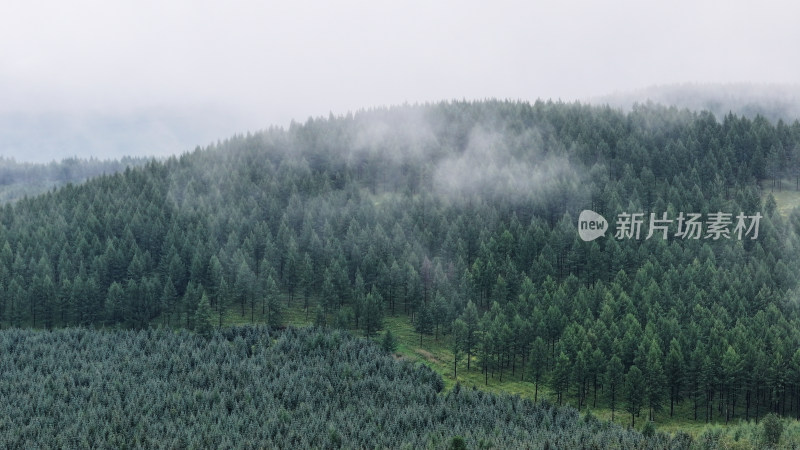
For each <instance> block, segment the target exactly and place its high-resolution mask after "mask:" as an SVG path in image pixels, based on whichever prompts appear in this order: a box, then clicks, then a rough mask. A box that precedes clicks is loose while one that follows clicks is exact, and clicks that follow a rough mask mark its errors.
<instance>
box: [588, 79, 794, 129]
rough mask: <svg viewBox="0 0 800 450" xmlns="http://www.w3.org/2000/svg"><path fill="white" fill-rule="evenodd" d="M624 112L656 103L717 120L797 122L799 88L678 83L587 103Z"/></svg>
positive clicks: (751, 84)
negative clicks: (707, 114) (705, 113)
mask: <svg viewBox="0 0 800 450" xmlns="http://www.w3.org/2000/svg"><path fill="white" fill-rule="evenodd" d="M590 103H593V104H608V105H610V106H612V107H614V108H621V109H622V110H623V111H630V110H631V109H632V108H634V107H635V106H636V105H641V104H646V103H655V104H661V105H665V106H674V107H676V108H686V109H689V110H691V111H698V112H699V111H710V112H711V113H712V114H714V116H715V117H716V118H717V120H722V119H723V118H724V117H725V116H726V115H728V114H729V113H733V114H736V115H739V116H744V117H747V118H750V119H753V118H755V117H756V116H762V117H765V118H766V119H768V120H769V121H771V122H773V123H775V122H777V121H779V120H783V121H784V122H788V123H791V122H794V121H795V120H798V119H800V85H796V84H756V83H726V84H720V83H681V84H669V85H660V86H651V87H647V88H643V89H638V90H632V91H623V92H617V93H613V94H609V95H604V96H600V97H597V98H593V99H591V100H590Z"/></svg>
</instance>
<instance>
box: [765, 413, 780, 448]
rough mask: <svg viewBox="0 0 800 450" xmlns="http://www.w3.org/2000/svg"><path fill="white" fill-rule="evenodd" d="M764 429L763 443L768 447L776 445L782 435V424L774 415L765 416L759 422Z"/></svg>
mask: <svg viewBox="0 0 800 450" xmlns="http://www.w3.org/2000/svg"><path fill="white" fill-rule="evenodd" d="M761 426H762V427H763V428H764V442H765V443H766V444H767V445H769V446H775V445H778V443H779V442H780V441H781V435H783V422H782V421H781V419H780V418H779V417H778V416H776V415H775V414H767V415H766V416H765V417H764V420H763V421H762V422H761Z"/></svg>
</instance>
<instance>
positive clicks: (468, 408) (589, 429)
mask: <svg viewBox="0 0 800 450" xmlns="http://www.w3.org/2000/svg"><path fill="white" fill-rule="evenodd" d="M0 352H2V354H3V355H4V356H3V359H2V361H1V362H0V376H2V380H3V382H2V384H0V394H2V397H3V399H4V401H3V407H2V408H0V446H2V447H3V448H36V447H43V448H94V447H98V446H99V447H113V448H126V447H132V448H220V449H221V448H397V449H401V448H407V449H418V448H447V446H448V445H449V444H450V443H452V442H453V439H454V438H461V439H462V440H463V442H464V443H466V444H467V446H468V448H548V447H549V448H607V447H608V446H611V447H616V448H653V449H668V448H688V447H687V445H688V444H689V442H690V440H689V439H687V438H688V436H685V435H678V436H676V437H669V436H666V435H663V434H657V435H654V436H651V437H649V438H645V437H643V436H642V435H641V434H639V433H638V432H636V431H633V430H626V429H624V428H622V427H620V426H614V425H608V424H604V423H601V422H599V421H597V420H596V419H591V418H589V419H586V420H585V419H582V418H580V416H579V414H578V412H577V411H576V410H575V409H572V408H567V407H562V408H559V407H556V406H553V405H551V404H548V403H538V404H536V403H534V402H532V401H531V400H527V399H521V398H519V397H510V396H496V395H492V394H486V393H484V392H481V391H478V390H469V389H460V388H458V389H454V390H452V391H450V392H448V393H447V394H444V395H441V394H439V392H440V391H441V390H442V386H443V385H442V380H441V378H440V377H439V376H438V375H437V374H436V373H434V372H432V371H431V370H430V369H428V368H427V367H425V366H421V365H416V364H411V363H409V362H406V361H397V360H395V359H394V358H392V357H391V356H389V355H388V354H387V353H385V352H384V351H383V350H382V349H381V348H380V347H379V346H378V345H377V344H374V343H372V342H370V341H368V340H364V339H360V338H354V337H351V336H350V335H349V334H348V333H346V332H339V331H332V332H326V331H322V330H318V329H303V330H294V329H288V330H286V331H283V332H279V333H274V332H273V333H269V332H267V330H266V328H262V327H257V328H253V327H245V328H235V329H223V330H222V333H215V334H214V335H213V336H211V337H210V338H208V339H206V338H203V337H200V336H199V335H197V334H191V333H188V332H186V331H181V332H172V331H169V330H165V329H158V330H147V331H113V332H103V331H90V330H87V329H83V328H73V329H64V330H58V331H54V332H36V331H30V330H19V329H15V330H5V331H2V332H0Z"/></svg>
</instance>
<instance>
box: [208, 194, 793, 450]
mask: <svg viewBox="0 0 800 450" xmlns="http://www.w3.org/2000/svg"><path fill="white" fill-rule="evenodd" d="M798 197H800V193H798ZM287 301H288V298H287V297H283V298H282V303H281V304H282V310H283V311H282V316H283V322H284V323H286V324H287V325H291V326H296V327H305V326H309V325H311V324H313V322H314V306H311V307H310V308H309V311H308V313H306V310H305V308H304V307H303V299H302V298H298V297H295V299H294V301H292V302H288V306H287ZM312 305H313V302H312ZM216 318H217V317H216V316H215V319H216ZM253 318H254V321H255V322H256V323H262V322H265V319H266V318H265V317H264V316H263V315H262V314H261V309H260V307H258V308H256V311H255V314H254V315H253ZM332 320H333V317H332V316H329V317H328V321H329V323H331V322H332ZM223 323H224V324H225V325H241V324H248V323H252V321H251V317H250V309H249V307H246V308H245V314H242V310H241V306H240V305H232V306H231V307H230V308H229V309H228V310H227V311H226V312H225V314H224V316H223ZM383 325H384V328H383V330H382V331H380V332H378V333H377V334H375V335H373V336H370V338H371V339H373V340H375V341H376V342H380V340H381V338H382V337H383V335H384V333H385V332H386V330H391V331H392V334H394V336H395V339H396V340H397V349H396V351H395V357H397V358H399V359H405V360H408V361H411V362H415V363H419V364H424V365H426V366H428V367H429V368H431V369H432V370H434V371H435V372H437V373H438V374H440V375H441V377H442V379H443V380H444V384H445V392H446V391H448V390H450V389H452V388H453V387H454V386H455V385H456V383H457V382H458V383H461V386H462V387H463V388H470V389H471V388H476V389H481V390H483V391H486V392H492V393H495V394H511V395H519V396H521V397H524V398H529V399H533V398H534V395H535V391H536V387H535V386H534V384H533V383H532V382H531V381H530V379H529V378H527V377H528V375H529V369H528V368H526V370H525V377H526V378H524V379H523V378H522V375H523V370H522V368H521V367H520V366H519V364H520V362H519V361H518V364H517V367H516V369H515V370H514V371H513V373H512V371H511V370H510V369H509V370H505V371H504V372H503V375H502V381H501V379H500V374H499V372H495V373H494V375H493V376H491V375H490V376H489V380H488V384H487V383H486V378H485V376H484V374H483V372H482V370H481V368H480V366H479V364H478V360H477V358H476V357H475V355H473V357H472V362H471V369H470V370H467V360H466V355H465V356H464V357H463V358H461V360H460V361H459V363H458V365H457V369H458V378H457V379H456V377H455V376H454V374H453V352H452V350H451V337H450V336H449V335H444V334H443V333H442V332H441V330H440V332H439V334H438V337H437V336H434V335H430V336H429V335H423V336H422V343H421V344H420V335H419V333H417V332H416V331H414V327H413V326H412V324H411V322H410V320H409V318H408V317H407V316H405V315H403V314H400V315H397V316H386V317H385V318H384V321H383ZM350 332H351V333H353V334H355V335H358V336H363V333H362V332H361V330H350ZM588 397H589V398H588V406H586V405H584V406H583V407H582V408H581V413H582V414H586V413H587V412H589V411H591V413H592V414H593V415H595V416H596V417H597V418H599V419H601V420H604V421H611V410H610V408H609V407H608V403H607V402H606V400H605V398H604V397H603V395H602V392H599V393H598V395H597V404H596V406H593V403H594V402H593V393H592V392H591V391H590V393H589V396H588ZM538 399H540V400H541V399H548V400H549V401H551V402H553V403H555V402H556V397H555V395H554V394H553V392H552V391H551V390H550V389H549V387H548V386H547V385H546V383H545V381H542V382H541V383H540V385H539V392H538ZM563 404H564V405H571V406H573V407H577V401H576V399H575V398H574V397H572V396H568V397H567V399H566V400H565V401H564V402H563ZM618 405H619V406H618V408H617V410H616V411H615V413H614V423H617V424H619V425H622V426H629V425H630V423H631V417H630V414H629V413H628V412H626V411H625V410H624V400H623V398H622V397H621V396H620V398H619V400H618ZM702 411H703V405H702V404H701V405H699V408H698V417H699V418H700V420H697V421H695V420H693V418H692V417H693V403H692V401H691V400H689V399H687V400H684V401H683V402H681V403H679V404H676V405H675V411H674V415H673V417H670V416H669V404H666V405H665V409H664V410H662V411H661V412H658V413H657V414H656V422H655V425H656V429H657V430H659V431H662V432H666V433H670V434H674V433H677V432H679V431H681V432H685V433H688V434H690V435H692V437H693V438H694V439H695V440H699V439H706V438H707V437H708V436H712V437H713V436H716V435H717V434H719V439H721V440H722V441H724V442H725V443H726V445H733V446H734V447H737V446H739V447H737V448H758V447H759V445H758V443H757V442H756V441H755V439H756V437H757V436H756V437H754V436H755V435H757V434H758V433H757V431H758V430H760V429H761V428H760V427H759V426H756V425H755V423H754V422H753V421H752V420H751V421H750V422H745V421H743V420H741V419H738V418H737V419H735V420H732V421H731V422H730V423H729V424H728V425H726V424H725V420H724V417H723V416H722V415H720V414H717V411H716V409H715V417H714V420H713V421H712V422H711V423H705V421H703V420H702V416H701V415H700V414H701V413H702ZM737 412H738V411H737ZM646 416H647V412H646V410H644V409H643V411H642V413H641V415H640V416H639V417H637V418H636V428H638V429H641V427H642V426H643V425H644V424H645V423H646ZM785 423H786V426H785V429H786V431H785V435H784V441H783V443H785V444H786V445H789V446H791V445H798V446H800V423H799V422H798V421H796V420H791V419H786V420H785ZM754 433H755V435H754ZM754 442H755V443H754Z"/></svg>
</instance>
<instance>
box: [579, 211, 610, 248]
mask: <svg viewBox="0 0 800 450" xmlns="http://www.w3.org/2000/svg"><path fill="white" fill-rule="evenodd" d="M606 230H608V222H607V221H606V218H605V217H603V216H601V215H600V214H597V213H596V212H594V211H592V210H590V209H584V210H583V211H581V215H580V216H579V217H578V234H579V235H580V236H581V239H583V240H584V241H586V242H589V241H593V240H595V239H597V238H599V237H600V236H605V235H606Z"/></svg>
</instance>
